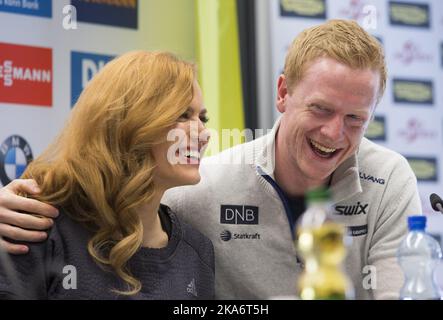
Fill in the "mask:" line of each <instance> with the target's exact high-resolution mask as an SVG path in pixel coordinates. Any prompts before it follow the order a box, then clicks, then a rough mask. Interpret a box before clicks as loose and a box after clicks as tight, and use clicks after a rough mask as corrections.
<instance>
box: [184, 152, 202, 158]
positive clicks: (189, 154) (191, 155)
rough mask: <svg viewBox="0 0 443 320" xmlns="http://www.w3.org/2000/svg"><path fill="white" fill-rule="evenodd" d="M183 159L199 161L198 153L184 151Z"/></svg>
mask: <svg viewBox="0 0 443 320" xmlns="http://www.w3.org/2000/svg"><path fill="white" fill-rule="evenodd" d="M185 157H187V158H196V159H200V152H198V151H189V150H186V151H185Z"/></svg>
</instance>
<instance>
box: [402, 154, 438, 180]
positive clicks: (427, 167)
mask: <svg viewBox="0 0 443 320" xmlns="http://www.w3.org/2000/svg"><path fill="white" fill-rule="evenodd" d="M407 159H408V162H409V165H410V166H411V168H412V171H414V173H415V176H416V177H417V180H420V181H437V180H438V178H437V177H438V174H437V160H436V159H435V158H418V157H407Z"/></svg>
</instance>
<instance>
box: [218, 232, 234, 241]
mask: <svg viewBox="0 0 443 320" xmlns="http://www.w3.org/2000/svg"><path fill="white" fill-rule="evenodd" d="M220 238H221V239H222V240H223V241H229V240H231V238H232V234H231V232H229V231H228V230H225V231H223V232H222V233H220Z"/></svg>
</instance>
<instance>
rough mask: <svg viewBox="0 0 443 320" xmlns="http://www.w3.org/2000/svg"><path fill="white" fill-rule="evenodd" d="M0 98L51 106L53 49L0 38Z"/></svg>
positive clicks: (7, 101)
mask: <svg viewBox="0 0 443 320" xmlns="http://www.w3.org/2000/svg"><path fill="white" fill-rule="evenodd" d="M0 102H5V103H16V104H27V105H35V106H43V107H51V106H52V49H49V48H40V47H31V46H22V45H15V44H8V43H1V42H0Z"/></svg>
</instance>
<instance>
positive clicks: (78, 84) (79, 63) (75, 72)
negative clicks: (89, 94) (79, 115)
mask: <svg viewBox="0 0 443 320" xmlns="http://www.w3.org/2000/svg"><path fill="white" fill-rule="evenodd" d="M113 58H114V56H109V55H102V54H92V53H84V52H75V51H73V52H71V75H72V79H71V107H72V106H74V104H75V102H76V101H77V99H78V97H79V96H80V93H81V92H82V91H83V89H84V88H85V87H86V85H87V84H88V82H89V80H91V79H92V77H93V76H94V75H95V74H96V73H98V72H99V71H100V70H101V69H102V68H103V67H104V66H105V64H106V63H108V62H109V61H110V60H112V59H113Z"/></svg>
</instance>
